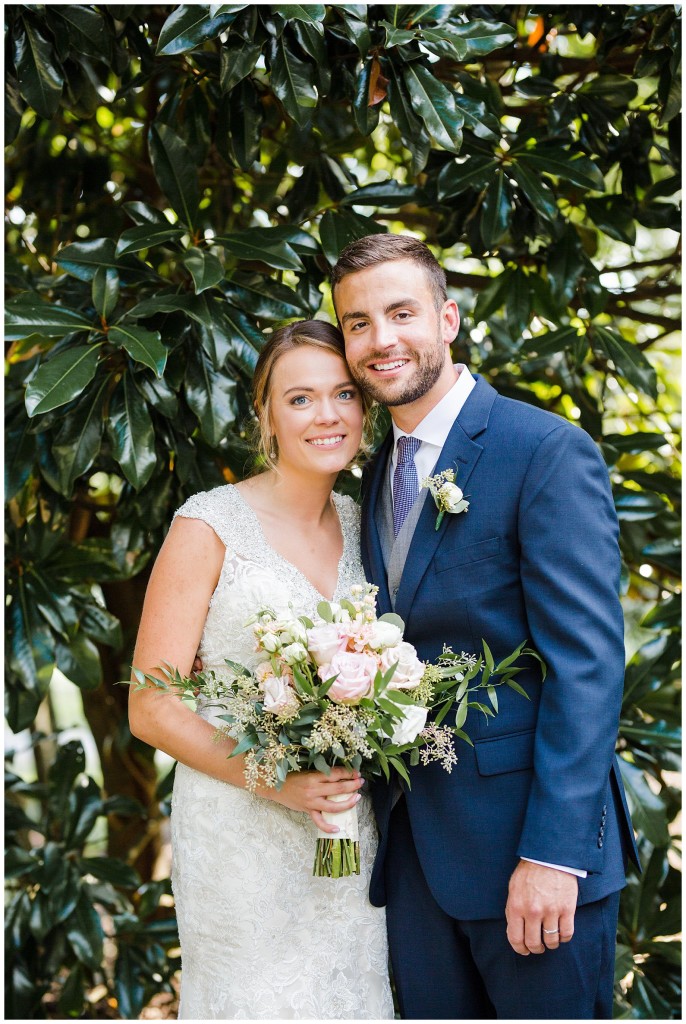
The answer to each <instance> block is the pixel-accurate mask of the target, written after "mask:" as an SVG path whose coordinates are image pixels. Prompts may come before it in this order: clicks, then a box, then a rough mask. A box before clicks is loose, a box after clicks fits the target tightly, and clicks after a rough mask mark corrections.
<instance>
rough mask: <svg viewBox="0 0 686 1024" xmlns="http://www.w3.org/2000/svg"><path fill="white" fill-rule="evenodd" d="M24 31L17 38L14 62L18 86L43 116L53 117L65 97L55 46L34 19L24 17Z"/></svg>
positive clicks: (26, 98) (25, 97) (31, 104)
mask: <svg viewBox="0 0 686 1024" xmlns="http://www.w3.org/2000/svg"><path fill="white" fill-rule="evenodd" d="M22 25H23V31H19V32H17V34H16V36H15V40H14V65H15V67H16V69H17V76H18V81H19V89H20V91H21V94H22V96H23V97H24V99H25V100H26V102H27V103H28V104H29V105H30V106H32V107H33V109H34V110H35V111H36V113H37V114H39V115H40V116H41V117H45V118H51V117H52V116H53V114H54V113H55V111H56V110H57V108H58V106H59V103H60V98H61V96H62V87H63V85H64V72H63V70H62V68H61V67H60V65H59V62H58V60H57V58H56V55H55V53H54V50H53V47H52V45H51V44H50V43H49V42H48V40H47V39H46V38H45V36H44V35H43V34H42V33H41V32H40V31H39V30H38V28H37V27H36V25H35V23H34V22H33V21H29V20H28V19H24V18H22Z"/></svg>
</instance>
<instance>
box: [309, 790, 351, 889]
mask: <svg viewBox="0 0 686 1024" xmlns="http://www.w3.org/2000/svg"><path fill="white" fill-rule="evenodd" d="M329 799H330V800H331V801H332V802H333V803H340V802H342V801H344V800H347V799H348V798H347V795H346V794H345V793H340V794H338V795H337V796H332V797H329ZM322 817H323V818H324V820H325V821H328V822H329V823H330V824H334V825H337V826H338V830H339V833H338V835H336V836H332V835H330V834H329V833H328V832H322V831H320V832H319V837H318V839H317V847H316V850H315V855H314V867H313V869H312V874H313V875H315V876H316V877H319V878H344V877H345V876H346V875H359V873H360V840H359V833H358V829H357V808H356V807H351V808H350V809H349V810H347V811H339V812H338V813H333V812H331V811H324V812H323V814H322Z"/></svg>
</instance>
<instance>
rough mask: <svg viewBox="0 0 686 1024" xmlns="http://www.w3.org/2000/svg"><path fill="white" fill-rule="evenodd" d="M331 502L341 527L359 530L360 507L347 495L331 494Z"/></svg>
mask: <svg viewBox="0 0 686 1024" xmlns="http://www.w3.org/2000/svg"><path fill="white" fill-rule="evenodd" d="M333 500H334V504H335V505H336V509H337V511H338V518H339V519H340V521H341V525H342V526H349V527H350V528H352V529H355V530H359V528H360V511H361V510H360V506H359V505H358V504H357V502H356V501H355V499H354V498H351V497H350V495H349V494H339V493H338V491H334V492H333Z"/></svg>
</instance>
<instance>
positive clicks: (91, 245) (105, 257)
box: [55, 238, 118, 281]
mask: <svg viewBox="0 0 686 1024" xmlns="http://www.w3.org/2000/svg"><path fill="white" fill-rule="evenodd" d="M55 263H57V264H58V265H59V266H60V267H62V268H63V269H64V270H66V271H67V273H68V274H71V275H72V276H73V277H77V278H78V279H79V280H80V281H92V280H93V278H94V276H95V271H96V270H97V269H98V267H109V268H112V269H113V270H117V269H118V268H117V260H116V253H115V245H114V239H112V238H89V239H88V241H87V242H72V243H71V244H70V245H65V246H63V247H62V248H61V249H60V250H59V252H58V253H57V255H56V256H55Z"/></svg>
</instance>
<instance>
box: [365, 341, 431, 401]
mask: <svg viewBox="0 0 686 1024" xmlns="http://www.w3.org/2000/svg"><path fill="white" fill-rule="evenodd" d="M389 359H409V360H410V362H411V363H414V370H413V372H412V373H410V374H409V375H404V376H403V378H402V379H401V380H397V379H395V380H394V379H393V378H389V380H387V381H386V380H382V379H379V378H378V377H377V378H375V379H374V380H370V379H369V377H368V371H367V366H368V365H369V364H370V363H373V362H374V361H375V360H378V361H379V362H387V361H388V360H389ZM348 365H349V366H350V372H351V373H352V375H353V378H354V380H355V382H356V384H358V386H359V387H360V388H361V389H362V391H364V392H365V394H366V395H368V397H369V398H372V399H373V400H374V401H375V402H379V403H380V404H381V405H388V406H391V407H393V406H396V405H409V403H410V402H416V401H417V399H419V398H423V397H424V395H426V394H427V393H428V392H429V391H431V388H432V387H433V386H434V384H435V383H436V381H437V380H438V378H439V377H440V376H441V373H442V372H443V368H444V366H445V344H444V342H443V339H442V338H441V336H440V335H437V337H436V344H435V346H433V347H432V348H430V349H423V350H421V351H420V352H410V353H406V352H393V353H388V352H374V353H372V355H371V357H370V356H365V359H364V362H357V363H349V364H348Z"/></svg>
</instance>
